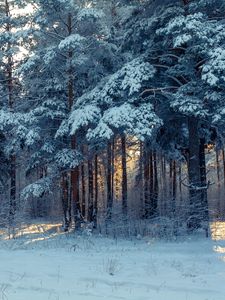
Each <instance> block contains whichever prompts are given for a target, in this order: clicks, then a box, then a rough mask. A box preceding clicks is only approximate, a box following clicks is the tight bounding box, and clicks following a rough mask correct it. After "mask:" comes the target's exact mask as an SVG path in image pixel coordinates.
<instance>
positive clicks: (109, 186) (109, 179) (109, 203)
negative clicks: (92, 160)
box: [107, 142, 113, 221]
mask: <svg viewBox="0 0 225 300" xmlns="http://www.w3.org/2000/svg"><path fill="white" fill-rule="evenodd" d="M112 207H113V198H112V144H111V142H108V145H107V220H108V221H110V220H111V219H112Z"/></svg>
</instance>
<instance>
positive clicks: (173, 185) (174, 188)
mask: <svg viewBox="0 0 225 300" xmlns="http://www.w3.org/2000/svg"><path fill="white" fill-rule="evenodd" d="M172 173H173V178H172V214H173V217H174V216H175V212H176V196H177V168H176V161H175V160H174V161H173V163H172Z"/></svg>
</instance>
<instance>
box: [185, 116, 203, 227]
mask: <svg viewBox="0 0 225 300" xmlns="http://www.w3.org/2000/svg"><path fill="white" fill-rule="evenodd" d="M188 130H189V158H188V175H189V195H190V207H189V219H188V223H187V226H188V229H189V230H190V232H191V231H193V230H195V229H197V228H200V227H201V216H202V212H201V209H202V206H201V189H199V187H200V186H201V177H200V168H199V166H200V161H199V135H198V120H197V119H196V118H195V117H189V118H188Z"/></svg>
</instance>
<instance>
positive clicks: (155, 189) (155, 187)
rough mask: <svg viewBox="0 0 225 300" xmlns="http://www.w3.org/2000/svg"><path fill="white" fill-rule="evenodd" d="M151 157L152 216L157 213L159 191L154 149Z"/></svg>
mask: <svg viewBox="0 0 225 300" xmlns="http://www.w3.org/2000/svg"><path fill="white" fill-rule="evenodd" d="M152 158H153V171H154V178H153V179H154V184H153V203H152V208H153V216H155V215H156V214H157V210H158V193H159V182H158V168H157V154H156V151H153V153H152Z"/></svg>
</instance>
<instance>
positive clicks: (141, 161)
mask: <svg viewBox="0 0 225 300" xmlns="http://www.w3.org/2000/svg"><path fill="white" fill-rule="evenodd" d="M137 185H138V186H139V193H140V215H141V217H142V216H143V214H144V205H143V204H144V203H143V201H144V193H143V143H142V142H140V156H139V180H138V182H137Z"/></svg>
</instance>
